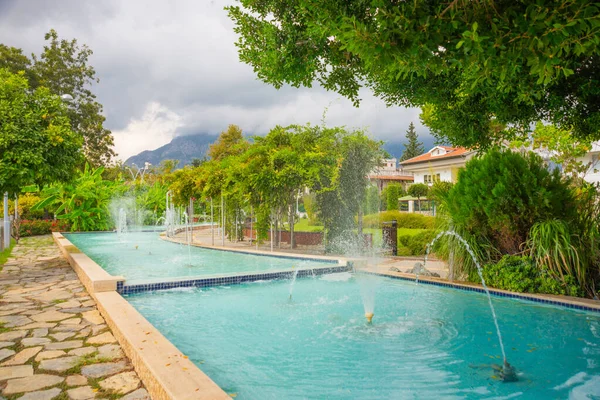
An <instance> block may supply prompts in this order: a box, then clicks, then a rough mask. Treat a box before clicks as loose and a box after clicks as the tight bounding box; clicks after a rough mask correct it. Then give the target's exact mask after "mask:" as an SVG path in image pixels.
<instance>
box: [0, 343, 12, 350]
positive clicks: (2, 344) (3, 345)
mask: <svg viewBox="0 0 600 400" xmlns="http://www.w3.org/2000/svg"><path fill="white" fill-rule="evenodd" d="M14 345H15V342H0V349H2V348H4V347H9V346H14Z"/></svg>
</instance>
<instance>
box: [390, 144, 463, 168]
mask: <svg viewBox="0 0 600 400" xmlns="http://www.w3.org/2000/svg"><path fill="white" fill-rule="evenodd" d="M436 147H441V148H443V149H444V150H446V151H447V153H446V154H443V155H440V156H432V155H431V150H429V151H428V152H427V153H425V154H421V155H420V156H416V157H413V158H409V159H408V160H406V161H402V162H401V163H400V164H401V165H404V164H417V163H422V162H429V161H436V160H443V159H448V158H454V157H461V156H463V155H465V154H467V153H469V152H470V150H468V149H465V148H464V147H449V146H436ZM434 148H435V147H434ZM432 150H433V149H432Z"/></svg>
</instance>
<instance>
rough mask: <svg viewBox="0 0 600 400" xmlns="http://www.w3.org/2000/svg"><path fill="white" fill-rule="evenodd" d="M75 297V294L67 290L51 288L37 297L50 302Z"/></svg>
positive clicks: (39, 299)
mask: <svg viewBox="0 0 600 400" xmlns="http://www.w3.org/2000/svg"><path fill="white" fill-rule="evenodd" d="M71 297H73V294H71V293H70V292H67V291H66V290H61V289H58V290H50V291H49V292H45V293H44V294H41V295H39V296H36V297H35V299H36V300H38V301H41V302H44V303H49V302H51V301H53V300H66V299H70V298H71Z"/></svg>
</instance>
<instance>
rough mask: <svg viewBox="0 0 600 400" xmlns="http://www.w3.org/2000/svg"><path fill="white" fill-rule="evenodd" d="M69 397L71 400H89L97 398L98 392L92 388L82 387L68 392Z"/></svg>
mask: <svg viewBox="0 0 600 400" xmlns="http://www.w3.org/2000/svg"><path fill="white" fill-rule="evenodd" d="M67 395H68V396H69V399H71V400H87V399H93V398H94V397H96V392H94V390H93V389H92V387H91V386H82V387H78V388H77V389H70V390H67Z"/></svg>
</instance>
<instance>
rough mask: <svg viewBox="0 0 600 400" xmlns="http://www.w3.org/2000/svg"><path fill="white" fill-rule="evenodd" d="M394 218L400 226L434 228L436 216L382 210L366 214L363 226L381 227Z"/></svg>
mask: <svg viewBox="0 0 600 400" xmlns="http://www.w3.org/2000/svg"><path fill="white" fill-rule="evenodd" d="M393 219H395V220H396V221H398V228H410V229H433V228H434V227H435V217H430V216H428V215H422V214H413V213H403V212H400V211H382V212H380V213H379V214H370V215H365V216H364V217H363V227H365V228H380V227H381V224H382V223H383V222H386V221H391V220H393Z"/></svg>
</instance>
